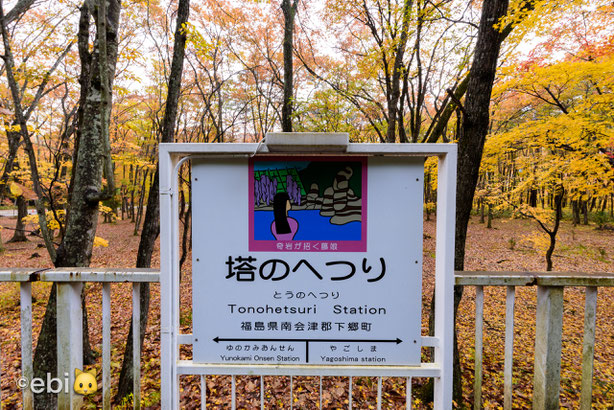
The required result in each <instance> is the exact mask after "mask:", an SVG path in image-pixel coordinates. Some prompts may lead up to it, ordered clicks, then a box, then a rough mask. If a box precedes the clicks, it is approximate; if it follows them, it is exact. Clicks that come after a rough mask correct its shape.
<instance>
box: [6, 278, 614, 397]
mask: <svg viewBox="0 0 614 410" xmlns="http://www.w3.org/2000/svg"><path fill="white" fill-rule="evenodd" d="M158 280H159V272H158V271H157V270H152V269H95V268H91V269H87V268H73V269H71V268H61V269H46V270H36V269H26V268H10V269H3V268H0V282H18V283H19V285H20V310H21V312H20V317H21V357H22V363H21V366H22V369H21V370H22V376H23V377H25V378H27V379H28V380H32V377H33V367H32V287H31V286H32V285H31V284H32V282H37V281H41V282H56V283H57V285H58V329H62V328H61V327H60V326H66V325H65V324H63V323H65V321H66V320H72V322H73V323H72V325H71V324H69V325H68V326H74V325H75V324H77V326H80V324H81V323H82V320H81V299H80V289H79V286H81V285H82V284H83V283H85V282H101V283H102V395H103V396H102V397H103V408H104V409H110V408H111V395H110V394H111V389H110V387H111V376H110V363H111V361H110V351H111V333H110V318H111V286H110V284H111V283H117V282H130V283H132V284H133V296H132V304H133V312H132V315H133V320H134V321H135V323H138V321H139V316H140V304H139V301H140V284H141V283H143V282H158ZM456 284H457V285H464V286H475V287H476V299H475V303H476V326H475V379H474V408H475V409H480V408H481V406H482V399H481V393H482V372H483V367H482V363H483V360H482V359H483V343H482V340H483V325H484V314H483V312H484V287H485V286H505V287H506V316H505V356H504V357H505V358H504V392H503V393H504V408H505V409H511V408H513V404H512V390H513V383H512V369H513V344H514V324H515V323H514V307H515V294H516V287H517V286H536V287H537V294H538V296H537V313H536V337H535V373H534V396H533V407H534V408H537V409H548V408H558V406H559V394H560V393H559V386H560V369H561V345H562V337H561V334H562V315H563V308H562V307H563V288H564V287H566V286H575V287H584V288H585V292H586V299H585V304H586V305H585V313H584V339H583V348H582V382H581V396H580V403H579V408H580V409H590V408H591V402H592V381H593V357H594V348H595V321H596V306H597V293H598V292H597V289H598V287H612V286H614V273H555V272H456ZM62 287H63V288H62ZM60 288H62V290H60ZM71 295H72V296H71ZM75 296H78V297H76V298H75ZM71 309H75V311H71ZM63 329H64V330H63V331H61V332H60V331H58V339H59V340H58V346H59V347H60V348H61V345H62V344H63V343H62V342H61V341H60V339H61V338H62V339H63V341H64V343H68V346H69V348H71V349H72V348H74V347H75V346H80V344H81V343H82V342H81V341H82V334H81V332H77V333H76V334H72V331H66V329H67V328H63ZM133 330H134V331H133V338H134V339H133V341H134V342H135V343H134V347H135V348H134V350H133V354H134V356H133V357H134V369H133V370H134V386H133V389H134V407H135V408H139V405H140V343H139V339H140V334H139V333H140V328H139V326H135V329H133ZM191 342H192V341H191V335H188V334H184V335H182V337H181V339H180V340H179V343H180V344H186V345H189V344H191ZM422 343H423V346H433V345H436V340H434V339H433V338H429V337H423V340H422ZM70 353H73V355H72V356H73V358H72V359H71V358H70V357H64V358H61V357H59V358H58V368H59V369H60V368H62V369H63V368H64V367H66V368H68V366H73V365H74V366H75V367H79V368H81V364H80V363H78V364H76V365H75V364H74V360H81V357H82V349H81V348H79V349H77V351H76V354H74V353H75V352H73V351H70ZM59 356H61V355H59ZM1 357H2V355H1V352H0V361H1ZM60 360H62V361H64V362H65V363H64V364H62V363H60ZM71 360H72V361H71ZM213 367H215V373H214V374H216V375H231V376H232V379H231V408H235V406H236V394H237V389H236V380H235V378H236V376H241V375H250V374H252V372H251V371H250V369H249V368H242V369H238V368H237V367H236V366H232V365H219V366H213ZM350 367H351V366H348V368H350ZM205 368H206V369H207V370H211V369H212V366H211V365H207V366H204V365H203V372H199V371H196V374H199V375H200V384H201V392H202V395H201V402H202V407H203V408H205V406H206V403H207V397H206V391H207V388H206V375H207V374H205V373H204V370H205ZM73 369H74V367H73ZM177 369H178V375H183V374H186V375H187V374H195V373H194V371H195V365H194V364H189V365H187V366H183V363H182V361H179V363H178V367H177ZM196 370H198V369H196ZM360 370H362V371H364V369H360ZM356 371H358V369H349V370H348V372H347V373H346V372H344V371H343V367H337V368H335V369H326V368H324V369H322V368H320V369H314V368H313V367H301V366H291V365H288V366H283V370H281V369H280V368H279V367H276V369H275V372H274V374H276V375H286V376H290V377H291V381H290V398H291V400H290V403H292V402H293V400H292V398H293V397H294V390H293V381H292V376H320V395H319V400H320V408H322V407H321V404H322V403H321V402H322V377H325V376H339V375H344V373H345V374H346V375H350V374H352V375H353V376H359V375H360V374H358V373H356ZM62 373H63V370H59V371H58V374H62ZM396 373H398V374H396ZM396 373H395V369H394V367H391V366H378V367H375V368H370V369H369V371H368V374H366V373H365V374H364V376H375V377H377V380H378V383H377V408H378V409H380V408H381V407H382V404H383V401H382V377H383V376H390V377H395V376H398V377H402V376H403V374H402V372H396ZM436 373H437V369H436V368H433V369H429V368H428V366H427V367H425V368H423V374H420V375H418V376H420V377H433V376H434V375H435V374H436ZM1 377H2V375H1V374H0V380H1ZM406 380H407V387H406V390H407V391H406V406H407V408H411V403H412V390H411V383H412V378H411V377H409V378H407V379H406ZM352 382H353V378H352V377H351V376H350V377H349V394H348V400H349V408H352V401H353V399H352V391H353V385H352ZM264 386H265V384H264V381H263V376H262V375H260V403H261V408H264V405H265V402H264V401H265V387H264ZM69 390H70V391H72V389H69ZM22 394H23V396H22V400H23V408H24V409H29V408H32V405H33V394H32V391H31V390H30V389H29V388H25V389H23V392H22ZM1 398H2V391H1V390H0V406H1ZM73 399H77V400H78V399H79V397H76V398H75V397H73V396H71V395H70V393H69V394H68V395H64V396H62V395H60V397H59V403H65V404H66V405H67V406H70V404H69V402H71V403H72V404H73V407H75V406H76V404H77V403H76V402H74V401H72V400H73ZM291 406H292V404H291ZM66 408H69V407H66Z"/></svg>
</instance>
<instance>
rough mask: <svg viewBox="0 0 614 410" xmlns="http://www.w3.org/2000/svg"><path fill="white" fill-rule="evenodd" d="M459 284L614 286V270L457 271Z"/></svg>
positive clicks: (456, 279) (457, 282)
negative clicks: (613, 271)
mask: <svg viewBox="0 0 614 410" xmlns="http://www.w3.org/2000/svg"><path fill="white" fill-rule="evenodd" d="M455 283H456V284H457V285H475V286H597V287H599V286H606V287H607V286H614V273H612V272H592V273H590V272H488V271H480V272H475V271H457V272H455Z"/></svg>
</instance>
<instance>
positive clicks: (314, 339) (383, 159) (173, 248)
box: [160, 133, 456, 409]
mask: <svg viewBox="0 0 614 410" xmlns="http://www.w3.org/2000/svg"><path fill="white" fill-rule="evenodd" d="M427 156H437V157H438V158H439V168H438V174H439V180H438V203H437V216H438V217H437V238H436V274H435V281H436V286H435V291H436V298H435V303H436V307H435V309H436V310H435V336H434V337H424V336H421V307H422V287H421V284H422V242H423V239H422V234H423V229H422V193H423V184H424V169H423V163H424V158H425V157H427ZM188 159H190V160H192V200H193V206H194V208H193V209H195V211H194V214H193V227H192V229H193V232H194V234H193V235H194V240H193V249H192V256H193V269H192V287H193V306H192V312H193V313H192V318H193V334H192V335H182V334H179V314H178V312H179V228H178V201H177V173H178V170H179V167H180V165H181V163H183V162H184V161H186V160H188ZM455 177H456V146H455V145H451V144H348V143H347V135H345V134H332V135H331V134H283V133H280V134H270V135H268V136H267V143H266V144H264V145H260V144H161V145H160V200H161V289H160V292H161V332H162V335H161V339H162V340H161V342H162V363H161V375H162V376H161V377H162V406H163V408H178V406H179V375H181V374H201V375H203V374H229V375H242V374H250V375H316V376H318V375H319V376H332V375H337V376H352V375H365V376H400V377H434V378H435V407H436V408H438V409H443V408H450V407H451V400H452V341H453V336H452V332H453V284H454V282H453V280H454V279H453V259H454V212H455V207H454V204H455ZM180 344H189V345H192V346H193V359H192V360H189V361H186V360H179V345H180ZM424 346H432V347H435V360H434V363H421V348H422V347H424Z"/></svg>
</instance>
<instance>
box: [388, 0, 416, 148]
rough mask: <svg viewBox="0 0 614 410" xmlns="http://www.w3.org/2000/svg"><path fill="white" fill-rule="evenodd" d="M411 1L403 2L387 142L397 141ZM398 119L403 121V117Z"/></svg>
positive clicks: (389, 96)
mask: <svg viewBox="0 0 614 410" xmlns="http://www.w3.org/2000/svg"><path fill="white" fill-rule="evenodd" d="M411 3H412V2H411V0H405V1H404V2H403V23H402V27H401V37H400V39H399V43H398V45H397V47H396V50H395V57H394V64H393V67H392V81H391V84H390V94H389V95H388V129H387V131H386V142H389V143H394V142H395V141H396V134H397V133H396V121H397V115H398V114H397V111H398V110H399V107H398V104H399V97H400V95H401V72H402V70H403V56H404V55H405V46H406V45H407V38H408V36H409V34H408V31H409V13H410V9H411ZM398 120H399V121H402V118H399V119H398Z"/></svg>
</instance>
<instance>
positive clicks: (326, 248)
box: [248, 156, 368, 252]
mask: <svg viewBox="0 0 614 410" xmlns="http://www.w3.org/2000/svg"><path fill="white" fill-rule="evenodd" d="M254 161H321V162H325V161H356V162H360V163H361V164H362V175H361V178H362V192H361V220H360V223H361V233H360V237H361V239H360V240H359V241H335V240H331V241H324V240H322V241H313V240H312V241H294V240H293V241H275V240H269V241H267V240H255V239H254ZM248 172H249V178H248V180H249V189H248V202H249V207H248V212H249V251H250V252H366V251H367V203H368V201H367V158H366V157H340V156H334V157H314V156H308V157H290V156H279V157H278V156H270V157H269V156H267V157H260V158H250V160H249V166H248Z"/></svg>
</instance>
